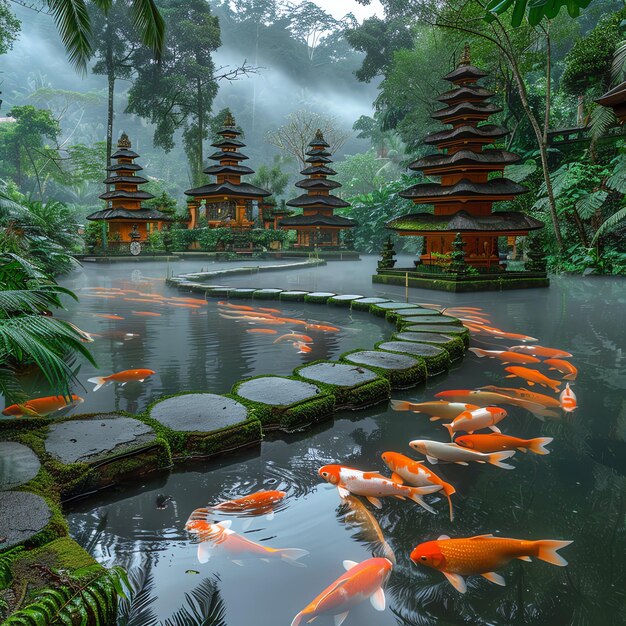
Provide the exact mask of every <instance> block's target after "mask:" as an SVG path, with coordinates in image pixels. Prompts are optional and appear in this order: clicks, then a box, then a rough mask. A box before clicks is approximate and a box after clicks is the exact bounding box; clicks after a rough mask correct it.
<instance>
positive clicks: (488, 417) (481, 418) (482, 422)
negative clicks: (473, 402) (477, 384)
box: [443, 406, 507, 439]
mask: <svg viewBox="0 0 626 626" xmlns="http://www.w3.org/2000/svg"><path fill="white" fill-rule="evenodd" d="M506 416H507V412H506V411H505V410H504V409H501V408H500V407H497V406H487V407H484V408H479V409H475V410H473V411H464V412H463V413H461V414H460V415H459V416H458V417H455V418H454V420H452V422H450V423H449V424H443V426H444V427H445V428H447V429H448V432H449V433H450V439H454V435H455V433H457V432H466V433H470V435H471V434H472V433H473V432H474V431H475V430H482V429H483V428H490V429H491V430H493V431H494V432H496V433H499V432H500V429H499V428H498V427H497V426H496V424H497V423H498V422H501V421H502V420H503V419H504V418H505V417H506Z"/></svg>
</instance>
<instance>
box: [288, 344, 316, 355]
mask: <svg viewBox="0 0 626 626" xmlns="http://www.w3.org/2000/svg"><path fill="white" fill-rule="evenodd" d="M293 347H294V348H298V354H309V353H310V352H313V348H311V346H309V345H307V344H306V343H304V342H302V341H299V342H298V343H294V344H293Z"/></svg>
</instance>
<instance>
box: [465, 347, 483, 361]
mask: <svg viewBox="0 0 626 626" xmlns="http://www.w3.org/2000/svg"><path fill="white" fill-rule="evenodd" d="M468 352H471V353H472V354H475V355H476V356H477V357H478V358H479V359H482V358H483V357H484V356H485V355H484V354H481V352H482V350H481V349H480V348H469V350H468Z"/></svg>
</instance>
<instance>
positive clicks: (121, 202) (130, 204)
mask: <svg viewBox="0 0 626 626" xmlns="http://www.w3.org/2000/svg"><path fill="white" fill-rule="evenodd" d="M138 157H139V155H138V154H137V153H136V152H133V151H132V150H131V143H130V139H129V138H128V135H127V134H126V133H122V135H121V136H120V139H119V141H118V142H117V151H116V152H114V153H113V154H112V155H111V159H113V160H115V161H117V163H115V165H110V166H109V167H107V172H108V177H107V178H106V179H105V180H104V181H103V182H104V184H105V185H107V191H106V192H105V193H103V194H101V195H100V196H98V197H99V198H100V199H101V200H105V201H106V203H107V207H106V209H103V210H102V211H96V212H95V213H92V214H91V215H89V216H87V219H88V220H92V221H94V220H103V221H105V222H106V223H107V225H108V236H107V240H108V241H107V243H108V244H111V243H113V242H115V243H117V242H119V243H129V242H133V241H139V242H141V241H145V240H146V239H148V237H149V235H150V233H151V232H153V231H155V230H161V228H162V227H163V223H164V222H170V221H172V218H171V217H169V216H168V215H166V214H165V213H163V212H161V211H158V210H156V209H147V208H144V207H142V206H141V202H142V201H143V200H150V199H151V198H154V196H153V195H152V194H151V193H148V192H147V191H139V190H138V187H139V185H144V184H145V183H147V182H148V181H147V180H146V179H145V178H143V177H142V176H138V175H137V172H140V171H141V170H142V169H143V168H142V167H141V166H140V165H137V163H135V162H134V161H135V159H136V158H138ZM110 185H113V189H110V188H109V187H110Z"/></svg>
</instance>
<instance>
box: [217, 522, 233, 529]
mask: <svg viewBox="0 0 626 626" xmlns="http://www.w3.org/2000/svg"><path fill="white" fill-rule="evenodd" d="M217 525H218V526H221V527H222V528H225V529H226V530H228V529H229V528H230V527H231V526H232V525H233V521H232V520H229V519H225V520H222V521H221V522H218V523H217Z"/></svg>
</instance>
